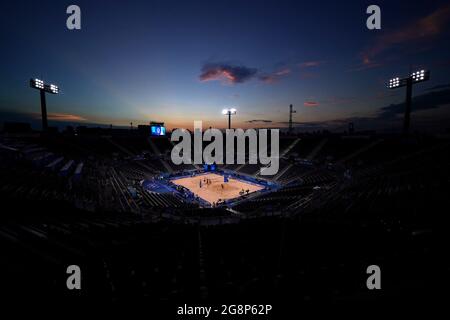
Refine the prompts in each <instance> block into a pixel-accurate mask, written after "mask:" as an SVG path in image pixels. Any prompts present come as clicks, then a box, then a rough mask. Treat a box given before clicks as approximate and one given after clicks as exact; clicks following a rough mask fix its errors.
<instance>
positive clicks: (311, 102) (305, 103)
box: [303, 101, 319, 107]
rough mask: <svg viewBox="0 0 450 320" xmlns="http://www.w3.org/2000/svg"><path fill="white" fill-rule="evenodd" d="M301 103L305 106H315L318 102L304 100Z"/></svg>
mask: <svg viewBox="0 0 450 320" xmlns="http://www.w3.org/2000/svg"><path fill="white" fill-rule="evenodd" d="M303 105H304V106H305V107H317V106H318V105H319V103H318V102H317V101H305V102H304V103H303Z"/></svg>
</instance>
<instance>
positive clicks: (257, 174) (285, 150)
mask: <svg viewBox="0 0 450 320" xmlns="http://www.w3.org/2000/svg"><path fill="white" fill-rule="evenodd" d="M300 140H301V139H300V138H297V139H295V140H294V141H292V143H291V144H290V145H289V146H288V147H287V148H286V149H284V150H283V151H282V152H281V154H280V156H279V158H280V159H281V158H283V157H285V156H286V155H287V154H288V153H289V151H291V150H292V149H293V148H294V147H295V146H296V145H297V143H298V142H299V141H300ZM291 166H292V164H289V165H287V166H286V167H284V168H283V170H281V172H280V173H278V174H277V175H276V176H275V177H274V178H273V181H277V179H278V178H279V177H281V176H282V175H283V173H285V172H286V171H287V170H289V168H290V167H291ZM260 173H261V169H259V170H258V171H256V172H255V174H253V176H254V177H257V176H259V175H260Z"/></svg>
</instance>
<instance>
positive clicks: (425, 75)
mask: <svg viewBox="0 0 450 320" xmlns="http://www.w3.org/2000/svg"><path fill="white" fill-rule="evenodd" d="M429 79H430V71H428V70H419V71H416V72H413V73H412V74H411V75H410V76H408V77H405V78H398V77H397V78H393V79H390V80H389V84H388V88H389V89H397V88H400V87H405V86H406V101H405V118H404V120H403V133H404V134H408V133H409V126H410V122H411V102H412V86H413V85H414V84H416V83H419V82H423V81H427V80H429Z"/></svg>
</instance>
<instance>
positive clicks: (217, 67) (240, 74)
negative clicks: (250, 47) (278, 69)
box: [200, 63, 258, 84]
mask: <svg viewBox="0 0 450 320" xmlns="http://www.w3.org/2000/svg"><path fill="white" fill-rule="evenodd" d="M257 72H258V70H257V69H255V68H249V67H246V66H242V65H240V66H238V65H232V64H228V63H207V64H205V65H204V66H203V67H202V72H201V74H200V81H213V80H219V81H225V82H227V83H231V84H236V83H243V82H245V81H248V80H250V79H252V78H253V77H254V76H255V75H256V73H257Z"/></svg>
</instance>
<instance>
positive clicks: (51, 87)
mask: <svg viewBox="0 0 450 320" xmlns="http://www.w3.org/2000/svg"><path fill="white" fill-rule="evenodd" d="M30 87H32V88H34V89H37V90H39V92H40V95H41V114H42V131H47V129H48V123H47V104H46V101H45V93H46V92H48V93H51V94H58V93H59V88H58V86H57V85H55V84H45V83H44V80H41V79H37V78H32V79H30Z"/></svg>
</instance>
